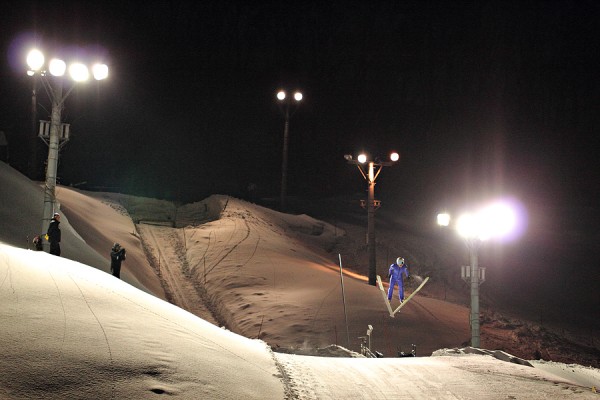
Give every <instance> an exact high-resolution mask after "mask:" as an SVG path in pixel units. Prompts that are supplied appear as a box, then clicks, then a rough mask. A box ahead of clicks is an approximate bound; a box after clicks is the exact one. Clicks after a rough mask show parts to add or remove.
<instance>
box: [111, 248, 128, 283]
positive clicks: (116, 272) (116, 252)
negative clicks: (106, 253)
mask: <svg viewBox="0 0 600 400" xmlns="http://www.w3.org/2000/svg"><path fill="white" fill-rule="evenodd" d="M125 253H126V251H125V248H123V247H121V245H120V244H119V243H115V244H114V245H113V247H112V249H111V252H110V273H111V274H112V275H113V276H116V277H117V278H119V279H121V263H122V262H123V261H124V260H125V258H126V257H125Z"/></svg>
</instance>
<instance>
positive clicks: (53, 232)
mask: <svg viewBox="0 0 600 400" xmlns="http://www.w3.org/2000/svg"><path fill="white" fill-rule="evenodd" d="M58 225H60V214H59V213H54V216H53V217H52V220H51V221H50V225H48V233H46V236H48V241H49V242H50V254H53V255H55V256H60V228H59V227H58Z"/></svg>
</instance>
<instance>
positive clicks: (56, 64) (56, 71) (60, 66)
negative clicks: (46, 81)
mask: <svg viewBox="0 0 600 400" xmlns="http://www.w3.org/2000/svg"><path fill="white" fill-rule="evenodd" d="M48 70H49V71H50V73H51V74H52V75H54V76H63V75H64V74H65V71H66V70H67V64H65V62H64V61H63V60H59V59H58V58H53V59H52V60H50V64H49V65H48Z"/></svg>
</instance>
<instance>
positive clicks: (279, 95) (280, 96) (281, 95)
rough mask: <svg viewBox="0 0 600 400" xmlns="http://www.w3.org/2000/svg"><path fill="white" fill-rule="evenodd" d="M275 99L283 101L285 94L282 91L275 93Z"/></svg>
mask: <svg viewBox="0 0 600 400" xmlns="http://www.w3.org/2000/svg"><path fill="white" fill-rule="evenodd" d="M277 98H278V99H279V100H284V99H285V92H284V91H283V90H282V91H280V92H278V93H277Z"/></svg>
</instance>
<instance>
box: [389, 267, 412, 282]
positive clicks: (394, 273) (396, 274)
mask: <svg viewBox="0 0 600 400" xmlns="http://www.w3.org/2000/svg"><path fill="white" fill-rule="evenodd" d="M389 275H390V278H391V280H393V281H394V282H398V284H402V275H404V276H406V277H407V278H408V267H407V266H406V263H404V264H402V266H399V265H398V264H396V263H393V264H392V265H390V272H389Z"/></svg>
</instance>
